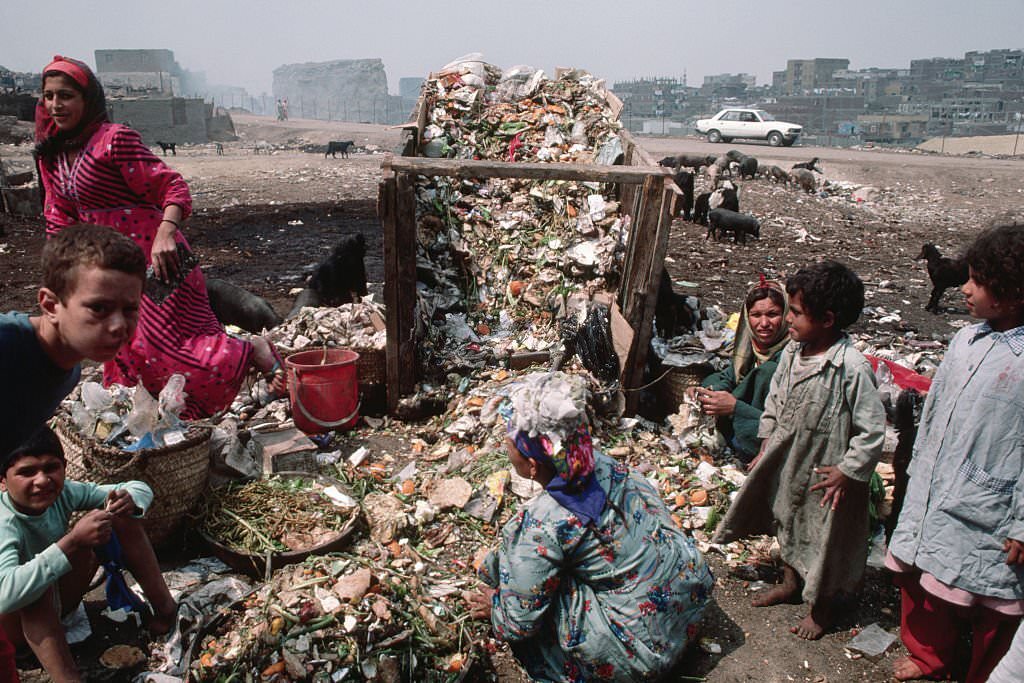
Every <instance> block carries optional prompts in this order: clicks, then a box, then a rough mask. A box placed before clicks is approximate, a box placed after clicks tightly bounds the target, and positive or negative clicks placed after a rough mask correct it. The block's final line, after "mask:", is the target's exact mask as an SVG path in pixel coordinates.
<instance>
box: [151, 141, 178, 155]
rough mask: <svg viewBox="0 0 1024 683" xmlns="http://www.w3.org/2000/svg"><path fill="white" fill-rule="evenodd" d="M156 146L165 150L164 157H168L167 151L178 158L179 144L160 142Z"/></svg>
mask: <svg viewBox="0 0 1024 683" xmlns="http://www.w3.org/2000/svg"><path fill="white" fill-rule="evenodd" d="M156 144H157V145H158V146H159V147H160V149H161V150H163V153H164V156H167V150H171V154H173V155H174V156H178V143H176V142H160V141H159V140H157V141H156Z"/></svg>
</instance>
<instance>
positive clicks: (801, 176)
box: [789, 168, 818, 194]
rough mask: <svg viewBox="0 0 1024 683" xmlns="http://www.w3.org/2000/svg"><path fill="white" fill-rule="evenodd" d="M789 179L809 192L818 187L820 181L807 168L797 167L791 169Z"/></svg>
mask: <svg viewBox="0 0 1024 683" xmlns="http://www.w3.org/2000/svg"><path fill="white" fill-rule="evenodd" d="M789 180H790V181H791V182H794V183H796V184H797V185H799V186H800V188H801V189H802V190H803V191H804V192H806V193H807V194H812V193H813V192H814V191H815V190H816V189H818V181H817V180H815V179H814V174H813V173H811V172H810V171H808V170H807V169H806V168H796V169H793V170H792V171H790V172H789Z"/></svg>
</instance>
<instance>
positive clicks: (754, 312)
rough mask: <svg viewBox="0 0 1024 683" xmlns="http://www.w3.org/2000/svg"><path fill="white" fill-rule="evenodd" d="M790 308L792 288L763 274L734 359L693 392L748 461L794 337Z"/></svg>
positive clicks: (748, 302) (747, 307)
mask: <svg viewBox="0 0 1024 683" xmlns="http://www.w3.org/2000/svg"><path fill="white" fill-rule="evenodd" d="M788 309H789V302H788V299H787V298H786V288H785V287H784V286H782V284H780V283H778V282H775V281H774V280H767V279H765V277H764V276H763V275H762V276H761V281H760V282H759V283H758V284H757V285H756V286H754V287H753V288H751V289H750V291H749V292H747V297H746V299H745V301H744V302H743V311H742V313H741V317H740V324H739V325H738V326H737V328H736V345H735V350H734V351H733V356H732V363H731V364H730V365H729V366H728V367H727V368H725V369H724V370H721V371H719V372H716V373H714V374H712V375H709V376H708V377H707V378H705V379H704V382H703V383H702V385H701V386H700V387H693V389H691V390H689V392H688V393H689V394H690V395H691V396H695V397H696V398H697V399H698V400H699V401H700V403H701V406H702V407H703V409H704V412H705V413H707V414H708V415H714V416H715V417H717V418H718V421H717V422H718V431H719V432H720V433H721V434H722V436H724V437H725V440H726V441H727V442H728V443H729V445H730V446H732V447H733V449H734V450H735V451H736V455H737V457H739V459H740V460H742V461H743V462H745V463H749V462H750V461H751V460H753V459H754V456H755V455H756V454H757V451H758V448H759V446H760V441H759V440H758V438H757V424H758V422H759V421H760V420H761V413H763V412H764V400H765V397H766V396H767V395H768V387H769V386H770V384H771V381H772V375H773V374H775V368H776V367H778V364H779V352H780V351H782V348H783V347H784V346H785V345H786V344H787V343H788V341H789V335H788V334H787V332H788V330H789V327H788V326H787V325H786V312H787V310H788Z"/></svg>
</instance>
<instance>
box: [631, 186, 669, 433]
mask: <svg viewBox="0 0 1024 683" xmlns="http://www.w3.org/2000/svg"><path fill="white" fill-rule="evenodd" d="M668 182H671V181H668V180H666V179H665V178H664V177H661V176H650V177H649V178H648V180H647V181H645V182H644V185H643V188H642V189H641V191H640V198H639V207H638V211H637V214H636V222H635V223H634V225H633V233H632V236H631V238H630V244H629V249H628V250H627V267H628V270H626V271H625V272H624V273H623V281H622V289H621V290H620V294H619V298H620V306H621V308H622V314H623V316H624V317H625V318H626V321H627V322H628V323H629V325H630V327H632V328H633V343H632V344H631V345H630V348H629V353H628V354H627V356H626V362H625V364H624V365H625V369H624V370H623V373H622V388H623V389H624V390H625V393H626V414H627V415H632V414H634V413H635V412H636V409H637V406H638V404H639V401H640V393H639V392H637V391H630V389H634V388H636V387H639V386H640V385H641V384H642V382H643V376H644V368H645V366H646V363H647V349H648V346H649V345H650V342H651V324H652V322H653V321H654V307H655V303H656V301H657V296H658V285H659V284H660V277H661V268H662V266H663V264H664V260H665V252H666V250H667V247H668V233H669V227H670V225H671V223H672V215H671V212H670V209H671V201H672V191H671V189H670V188H669V187H668Z"/></svg>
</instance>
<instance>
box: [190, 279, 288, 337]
mask: <svg viewBox="0 0 1024 683" xmlns="http://www.w3.org/2000/svg"><path fill="white" fill-rule="evenodd" d="M206 294H207V296H209V297H210V308H212V309H213V314H214V315H216V316H217V320H219V321H220V322H221V324H222V325H234V326H236V327H241V328H242V329H243V330H245V331H246V332H251V333H253V334H259V333H261V332H262V331H263V330H270V329H273V328H275V327H277V326H278V325H280V324H281V316H279V315H278V314H277V313H276V312H275V311H274V309H273V307H272V306H271V305H270V304H269V303H268V302H267V300H266V299H264V298H263V297H260V296H257V295H255V294H253V293H252V292H249V291H246V290H244V289H242V288H241V287H239V286H237V285H233V284H231V283H230V282H227V281H226V280H220V279H217V278H215V277H211V278H207V279H206Z"/></svg>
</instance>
